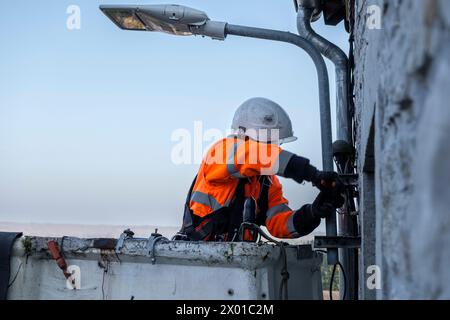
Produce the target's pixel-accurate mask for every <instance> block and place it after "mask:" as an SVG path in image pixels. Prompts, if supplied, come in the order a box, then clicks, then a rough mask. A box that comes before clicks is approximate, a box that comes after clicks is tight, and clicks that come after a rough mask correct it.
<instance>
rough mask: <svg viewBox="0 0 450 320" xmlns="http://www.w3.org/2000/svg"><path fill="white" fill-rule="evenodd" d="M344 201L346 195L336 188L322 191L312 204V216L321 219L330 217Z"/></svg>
mask: <svg viewBox="0 0 450 320" xmlns="http://www.w3.org/2000/svg"><path fill="white" fill-rule="evenodd" d="M344 203H345V199H344V197H343V196H342V195H341V194H340V193H338V192H337V191H336V190H326V191H321V192H320V193H319V195H318V196H317V198H316V200H314V202H313V203H312V204H311V213H312V216H313V217H316V218H321V219H326V218H329V217H331V216H332V215H333V214H335V212H336V209H338V208H340V207H342V206H343V205H344Z"/></svg>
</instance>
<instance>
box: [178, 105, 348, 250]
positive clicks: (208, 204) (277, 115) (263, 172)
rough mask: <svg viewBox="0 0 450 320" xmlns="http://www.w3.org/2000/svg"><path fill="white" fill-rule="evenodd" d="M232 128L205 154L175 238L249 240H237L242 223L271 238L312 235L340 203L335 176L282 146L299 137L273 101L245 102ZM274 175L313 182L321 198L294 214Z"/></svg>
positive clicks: (243, 239)
mask: <svg viewBox="0 0 450 320" xmlns="http://www.w3.org/2000/svg"><path fill="white" fill-rule="evenodd" d="M232 129H233V134H232V135H231V136H229V137H227V138H225V139H223V140H221V141H218V142H217V143H215V144H214V145H213V146H212V147H211V148H210V149H209V151H208V152H207V154H206V155H205V157H204V159H203V161H202V164H201V166H200V169H199V171H198V174H197V177H196V179H195V180H194V182H193V184H192V186H191V189H190V191H189V193H188V197H187V200H186V204H185V212H184V218H183V226H182V229H181V231H180V233H179V235H183V236H184V237H185V238H186V237H187V239H189V240H193V241H249V240H250V241H253V240H254V239H251V237H253V236H252V235H251V234H244V233H242V235H243V237H244V238H242V237H239V234H240V233H239V232H240V230H241V226H242V223H243V222H248V223H251V224H253V225H258V226H266V228H267V230H268V231H269V233H270V234H271V235H272V236H274V237H277V238H282V239H295V238H299V237H303V236H306V235H308V234H310V233H311V232H313V231H314V230H315V229H316V228H317V227H318V226H319V225H320V222H321V219H323V218H327V217H330V216H331V215H332V214H335V213H336V209H337V208H339V207H341V206H342V205H343V198H342V196H341V195H340V194H339V192H338V191H337V190H338V188H337V187H336V183H337V180H338V177H337V174H336V173H335V172H322V171H319V170H317V169H316V168H315V167H314V166H312V165H311V164H310V161H309V160H308V159H306V158H303V157H300V156H298V155H295V154H293V153H290V152H288V151H286V150H282V149H281V148H280V145H281V144H283V143H288V142H292V141H295V140H297V138H296V137H294V133H293V130H292V123H291V120H290V119H289V116H288V115H287V113H286V112H285V111H284V110H283V108H282V107H281V106H279V105H278V104H277V103H275V102H273V101H271V100H268V99H265V98H253V99H250V100H248V101H246V102H244V103H243V104H242V105H241V106H240V107H239V108H238V110H237V111H236V113H235V116H234V119H233V124H232ZM277 176H281V177H285V178H290V179H293V180H294V181H296V182H297V183H300V184H301V183H303V182H305V181H307V182H311V183H312V184H313V185H314V186H316V187H317V188H319V189H320V194H319V195H318V197H317V198H316V200H315V201H314V202H313V203H312V204H307V205H304V206H303V207H302V208H300V209H299V210H296V211H293V210H292V209H291V208H290V207H289V206H288V200H287V199H285V198H284V196H283V191H282V186H281V183H280V181H279V179H278V177H277ZM246 210H247V211H248V210H250V211H254V212H250V215H249V214H248V212H247V213H245V211H246ZM244 216H246V218H244ZM246 237H247V238H246ZM248 237H250V239H249V238H248Z"/></svg>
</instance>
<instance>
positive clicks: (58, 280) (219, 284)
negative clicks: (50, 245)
mask: <svg viewBox="0 0 450 320" xmlns="http://www.w3.org/2000/svg"><path fill="white" fill-rule="evenodd" d="M52 239H54V240H56V241H58V243H59V245H60V248H62V250H63V252H64V256H65V258H66V261H67V262H68V264H69V265H71V266H78V267H79V268H80V270H81V289H80V290H70V289H68V288H67V287H66V279H65V278H64V275H63V273H62V271H61V270H60V269H59V268H58V267H57V265H56V263H55V261H53V260H52V259H51V257H50V254H49V252H48V250H47V242H48V241H49V240H52ZM26 242H27V243H28V244H30V243H31V249H30V248H28V249H27V253H26V251H25V249H24V246H23V244H22V241H17V242H16V243H15V246H14V254H13V257H12V262H11V263H12V276H14V275H15V273H17V271H18V273H17V278H16V280H15V281H14V283H13V285H12V286H11V288H10V290H9V295H8V298H9V299H276V298H277V295H278V288H279V284H280V280H281V279H280V272H281V261H280V259H279V257H280V250H279V248H278V247H276V246H274V245H270V244H252V243H199V242H183V241H168V240H163V241H160V242H158V243H157V244H156V245H155V256H156V263H155V264H152V262H151V258H150V257H149V256H148V255H147V252H146V247H147V239H130V240H126V241H125V243H124V246H123V249H122V251H121V253H120V254H116V253H115V251H114V250H111V249H108V250H105V249H98V248H93V244H94V239H78V238H70V237H65V238H64V240H63V239H62V238H39V237H30V238H27V239H26ZM28 246H29V245H28ZM287 254H288V271H289V273H290V280H289V298H290V299H322V285H321V272H320V265H321V261H322V257H321V255H320V254H317V253H313V252H312V250H311V247H310V246H300V247H293V246H292V247H288V248H287ZM105 267H107V268H108V271H107V272H106V273H105V272H104V271H105Z"/></svg>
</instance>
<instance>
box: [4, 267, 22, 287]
mask: <svg viewBox="0 0 450 320" xmlns="http://www.w3.org/2000/svg"><path fill="white" fill-rule="evenodd" d="M22 265H23V263H22V262H21V263H20V264H19V267H18V268H17V272H16V274H15V275H14V278H13V279H12V280H11V282H10V283H9V284H8V287H7V288H8V289H9V288H10V287H11V286H12V285H13V284H14V282H16V279H17V276H18V275H19V272H20V269H22Z"/></svg>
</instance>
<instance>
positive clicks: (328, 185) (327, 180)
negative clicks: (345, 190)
mask: <svg viewBox="0 0 450 320" xmlns="http://www.w3.org/2000/svg"><path fill="white" fill-rule="evenodd" d="M311 182H312V184H313V185H314V186H315V187H316V188H318V189H319V190H320V191H326V190H333V189H341V187H342V183H341V182H340V181H339V175H338V174H337V173H336V172H333V171H317V172H316V174H315V175H314V177H313V179H312V181H311Z"/></svg>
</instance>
